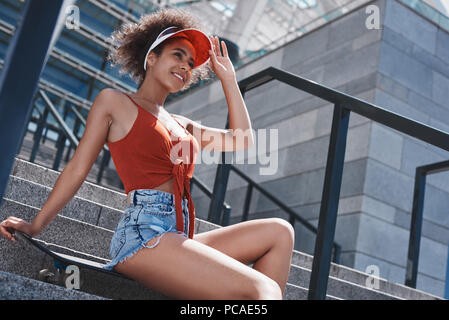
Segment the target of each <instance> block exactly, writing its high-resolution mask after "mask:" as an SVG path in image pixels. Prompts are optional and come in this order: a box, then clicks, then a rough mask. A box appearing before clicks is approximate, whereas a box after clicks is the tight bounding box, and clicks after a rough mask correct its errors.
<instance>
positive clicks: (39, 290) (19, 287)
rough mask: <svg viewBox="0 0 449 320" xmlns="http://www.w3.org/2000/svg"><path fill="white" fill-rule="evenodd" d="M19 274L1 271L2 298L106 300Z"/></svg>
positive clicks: (0, 288)
mask: <svg viewBox="0 0 449 320" xmlns="http://www.w3.org/2000/svg"><path fill="white" fill-rule="evenodd" d="M105 299H106V298H103V297H99V296H95V295H92V294H88V293H85V292H81V291H78V290H72V289H66V288H63V287H60V286H57V285H53V284H50V283H45V282H42V281H37V280H33V279H30V278H27V277H23V276H20V275H17V274H13V273H9V272H3V271H0V300H105Z"/></svg>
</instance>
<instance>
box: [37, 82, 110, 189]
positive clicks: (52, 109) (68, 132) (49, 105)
mask: <svg viewBox="0 0 449 320" xmlns="http://www.w3.org/2000/svg"><path fill="white" fill-rule="evenodd" d="M38 96H40V97H41V98H42V100H43V101H44V108H45V109H47V110H48V111H49V112H50V113H51V114H52V115H53V118H54V119H55V120H56V123H57V124H58V126H59V128H60V129H61V130H62V134H63V135H64V136H65V138H67V139H69V141H70V143H71V145H73V146H74V147H75V149H76V148H77V147H78V145H79V140H78V138H77V137H76V136H75V134H74V133H73V131H72V130H71V129H70V128H69V126H68V125H67V123H66V122H65V120H64V119H63V118H62V117H61V115H60V114H59V112H58V110H57V109H56V108H55V106H54V105H53V103H52V102H51V100H50V98H49V97H48V95H47V94H46V93H45V91H44V90H42V89H39V90H38ZM70 109H71V110H72V112H73V113H74V115H75V117H76V118H78V119H79V120H80V121H81V122H82V123H83V124H84V125H85V124H86V120H85V119H84V117H83V116H82V115H81V114H80V113H79V112H78V111H77V110H76V108H74V107H73V106H72V107H71V108H70ZM64 140H65V139H64ZM36 143H37V144H38V143H39V142H38V141H37V142H36ZM37 147H38V146H37ZM62 148H63V145H60V148H58V155H57V156H56V159H55V162H54V165H53V169H54V170H58V168H59V162H60V156H61V154H62V151H63V150H62ZM34 149H35V147H33V152H32V154H35V151H34ZM60 149H61V150H60ZM102 150H103V159H102V161H101V166H100V170H99V173H98V176H97V183H99V182H100V181H101V177H102V174H103V170H104V167H105V166H107V165H108V162H109V159H110V152H109V148H108V146H107V145H103V146H102Z"/></svg>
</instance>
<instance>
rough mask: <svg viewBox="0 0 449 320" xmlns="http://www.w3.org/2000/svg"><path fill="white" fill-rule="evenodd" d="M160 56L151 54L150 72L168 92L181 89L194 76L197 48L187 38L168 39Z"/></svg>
mask: <svg viewBox="0 0 449 320" xmlns="http://www.w3.org/2000/svg"><path fill="white" fill-rule="evenodd" d="M168 41H169V43H167V44H166V45H165V47H164V49H163V51H162V53H161V55H160V56H159V57H158V56H157V55H155V54H154V53H151V54H150V55H149V61H148V63H149V64H150V68H151V69H150V70H148V71H150V74H149V76H150V77H152V78H153V79H154V80H156V81H158V82H159V83H160V84H161V85H162V86H163V87H165V88H167V91H168V92H172V93H173V92H177V91H179V90H181V89H182V88H183V87H184V86H185V84H186V83H188V82H189V81H190V78H191V77H192V69H193V61H194V60H193V59H194V58H195V48H194V47H193V45H192V44H191V42H190V41H189V40H187V39H183V38H178V39H173V40H168Z"/></svg>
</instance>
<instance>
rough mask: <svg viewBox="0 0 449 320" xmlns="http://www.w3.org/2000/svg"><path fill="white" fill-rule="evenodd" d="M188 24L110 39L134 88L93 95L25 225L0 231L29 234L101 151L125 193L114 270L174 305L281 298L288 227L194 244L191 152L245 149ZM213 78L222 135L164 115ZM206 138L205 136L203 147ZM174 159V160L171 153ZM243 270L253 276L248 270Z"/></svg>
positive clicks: (236, 113) (220, 53) (252, 228)
mask: <svg viewBox="0 0 449 320" xmlns="http://www.w3.org/2000/svg"><path fill="white" fill-rule="evenodd" d="M201 29H202V26H201V25H200V24H199V22H198V20H197V18H196V17H194V16H192V15H191V14H189V13H187V12H185V11H183V10H175V9H164V10H161V11H158V12H156V13H153V14H149V15H145V16H143V17H142V18H141V20H140V22H139V23H138V24H129V25H125V26H124V27H123V28H121V29H120V30H117V31H116V32H114V33H113V35H112V39H113V40H115V41H118V42H119V44H120V45H119V46H118V48H117V49H116V51H114V52H113V53H112V54H111V56H110V59H111V60H112V61H113V62H114V63H115V64H120V65H122V70H121V71H123V70H124V71H127V72H129V73H130V74H131V76H132V77H134V79H136V81H137V82H138V83H139V84H140V86H139V89H138V90H137V92H136V93H134V94H129V95H127V94H124V93H122V92H120V91H118V90H113V89H104V90H102V91H101V92H100V93H99V94H98V96H97V97H96V99H95V101H94V103H93V105H92V107H91V110H90V112H89V116H88V119H87V124H86V129H85V132H84V135H83V137H82V139H81V141H80V144H79V146H78V148H77V150H76V152H75V154H74V156H73V157H72V159H71V161H70V162H69V163H68V165H67V166H66V168H65V169H64V170H63V172H62V173H61V174H60V176H59V178H58V180H57V181H56V183H55V186H54V188H53V190H52V192H51V194H50V196H49V198H48V200H47V202H46V203H45V205H44V206H43V208H42V209H41V211H40V212H39V213H38V215H37V216H36V217H35V219H34V220H33V221H32V222H31V223H28V222H26V221H23V220H21V219H19V218H16V217H9V218H8V219H6V220H5V221H3V222H2V223H1V224H0V232H1V234H2V235H3V236H4V237H5V238H7V239H9V240H12V241H15V239H14V236H13V231H14V230H15V229H16V230H21V231H23V232H25V233H27V234H29V235H31V236H37V235H38V234H39V233H41V232H42V230H44V228H45V227H46V226H47V225H48V224H49V223H50V222H51V220H52V219H53V218H54V217H55V216H56V215H57V213H58V212H59V211H60V210H61V209H63V208H64V206H65V205H66V204H67V203H68V202H69V201H70V200H71V199H72V197H73V196H74V195H75V193H76V192H77V190H78V189H79V187H80V186H81V184H82V183H83V181H84V179H85V177H86V176H87V174H88V172H89V171H90V169H91V167H92V165H93V163H94V162H95V159H96V158H97V157H98V155H99V153H100V151H101V148H102V147H103V144H104V143H107V144H108V146H109V149H110V151H111V155H112V159H113V161H114V164H115V166H116V169H117V172H118V174H119V175H120V178H121V179H122V181H123V183H124V186H125V191H126V193H127V194H128V203H127V204H128V206H127V207H126V208H125V210H124V214H123V215H122V217H121V219H120V221H119V223H118V226H117V228H116V229H115V233H114V236H113V238H112V241H111V246H110V255H111V259H112V261H111V262H110V263H109V264H108V265H106V267H105V268H107V269H114V270H116V271H118V272H121V273H123V274H125V275H126V276H128V277H130V278H133V279H135V280H137V281H139V282H140V283H142V284H143V285H145V286H147V287H149V288H152V289H154V290H156V291H159V292H161V293H163V294H165V295H167V296H170V297H173V298H177V299H282V297H283V294H284V290H285V287H286V283H287V278H288V275H289V271H290V263H291V255H292V249H293V244H294V230H293V228H292V226H291V225H290V224H289V223H288V222H286V221H285V220H283V219H279V218H270V219H258V220H252V221H246V222H242V223H238V224H235V225H231V226H227V227H223V228H219V229H217V230H212V231H208V232H204V233H200V234H195V235H194V232H193V231H194V218H195V212H194V206H193V202H192V199H191V197H190V192H189V181H190V178H191V177H192V175H193V168H194V163H195V159H196V155H197V153H198V150H199V149H208V150H215V151H233V150H238V149H242V148H248V147H250V146H251V145H252V144H253V141H252V133H251V134H250V135H247V138H248V139H247V140H249V141H247V140H245V141H246V143H244V144H243V145H238V143H237V141H241V140H240V139H238V138H239V136H238V135H239V134H243V133H242V132H251V131H252V129H251V123H250V119H249V116H248V112H247V109H246V106H245V103H244V101H243V98H242V96H241V94H240V91H239V88H238V85H237V81H236V75H235V71H234V68H233V65H232V63H231V61H230V59H229V56H228V50H227V48H226V44H225V43H224V42H222V43H221V46H220V43H219V41H218V39H217V37H210V38H209V37H208V36H206V35H205V34H204V33H203V32H202V31H200V30H201ZM210 71H212V72H214V73H215V74H216V75H217V77H218V79H219V80H220V81H221V84H222V87H223V91H224V94H225V97H226V100H227V103H228V109H229V121H230V122H229V123H230V130H223V129H218V128H210V127H205V126H202V125H200V124H199V123H197V122H195V121H192V120H190V119H188V118H186V117H183V116H180V115H175V114H169V113H168V112H167V110H165V108H164V102H165V99H166V98H167V96H168V94H169V93H175V92H178V91H180V90H185V89H186V88H188V87H189V86H190V85H191V84H192V83H195V82H196V81H198V80H199V79H202V78H203V79H204V78H205V77H207V75H208V73H209V72H210ZM203 137H208V139H203ZM174 150H175V151H174ZM251 264H253V267H252V268H251V267H250V266H249V265H251Z"/></svg>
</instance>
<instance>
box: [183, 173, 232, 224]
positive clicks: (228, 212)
mask: <svg viewBox="0 0 449 320" xmlns="http://www.w3.org/2000/svg"><path fill="white" fill-rule="evenodd" d="M191 182H192V183H191V184H190V186H191V187H192V186H193V185H196V186H198V188H200V190H201V191H202V192H203V193H204V194H205V195H206V196H207V197H209V198H211V199H212V198H213V197H214V194H213V192H212V190H210V189H209V188H208V187H207V186H206V184H205V183H204V182H202V181H201V180H200V179H198V178H197V177H195V176H192V179H191ZM222 208H223V210H224V214H223V218H222V220H221V225H222V226H226V225H228V224H229V218H230V216H231V209H232V207H231V206H230V205H229V204H228V203H226V202H223V206H222ZM207 221H210V217H208V218H207Z"/></svg>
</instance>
